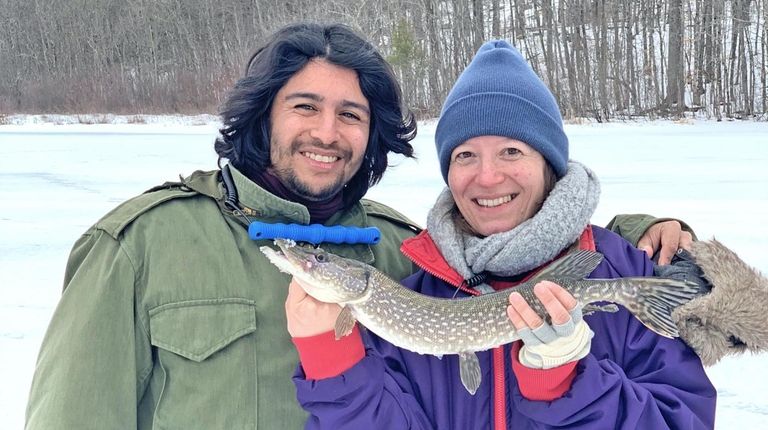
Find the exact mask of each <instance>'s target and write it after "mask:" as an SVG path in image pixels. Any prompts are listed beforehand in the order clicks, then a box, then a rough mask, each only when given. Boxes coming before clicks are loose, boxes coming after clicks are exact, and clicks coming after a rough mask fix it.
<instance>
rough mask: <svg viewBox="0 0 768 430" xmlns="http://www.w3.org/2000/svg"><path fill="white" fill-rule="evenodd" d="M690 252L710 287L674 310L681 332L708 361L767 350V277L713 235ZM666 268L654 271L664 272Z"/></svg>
mask: <svg viewBox="0 0 768 430" xmlns="http://www.w3.org/2000/svg"><path fill="white" fill-rule="evenodd" d="M690 255H691V256H692V257H693V260H694V261H695V263H696V265H697V266H698V267H699V268H700V269H701V271H700V272H699V274H698V275H699V276H701V275H703V279H704V280H706V281H708V282H709V286H708V287H711V291H710V292H709V293H708V294H705V295H703V296H700V297H697V298H695V299H693V300H691V301H690V302H688V303H686V304H685V305H683V306H680V307H679V308H677V309H675V311H674V312H673V314H672V317H673V319H674V320H675V322H676V324H677V326H678V328H679V330H680V337H682V338H683V340H685V342H686V343H687V344H688V345H690V346H691V347H692V348H693V349H694V350H695V351H696V353H697V354H698V355H699V357H701V361H702V363H704V365H706V366H711V365H713V364H715V363H717V362H718V361H719V360H720V359H722V358H723V357H725V356H726V355H736V354H740V353H743V352H746V351H750V352H752V353H759V352H764V351H768V279H767V278H766V277H765V276H763V275H762V274H761V273H760V272H759V271H758V270H756V269H754V268H753V267H750V266H749V265H747V264H746V263H745V262H744V261H743V260H742V259H741V258H739V256H738V255H736V253H734V252H733V251H731V250H730V249H728V248H727V247H726V246H724V245H723V244H721V243H720V242H718V241H717V240H715V239H712V240H711V241H699V242H694V243H693V245H692V247H691V252H690ZM674 265H675V264H673V265H672V266H670V267H673V266H674ZM664 267H667V266H659V267H657V275H660V276H666V275H665V274H664V270H665V269H664ZM667 270H668V271H669V270H674V269H671V268H670V269H667ZM689 273H690V272H689ZM673 277H674V275H673ZM703 292H706V291H703Z"/></svg>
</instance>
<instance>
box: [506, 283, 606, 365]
mask: <svg viewBox="0 0 768 430" xmlns="http://www.w3.org/2000/svg"><path fill="white" fill-rule="evenodd" d="M533 293H534V294H535V295H536V297H537V298H538V299H539V300H540V301H541V303H542V304H543V305H544V308H545V309H546V310H547V312H548V313H549V316H550V318H551V320H552V324H551V325H550V324H547V323H545V322H544V320H542V319H541V317H539V316H538V314H536V312H535V311H534V310H533V308H531V307H530V305H528V303H527V302H526V301H525V299H524V298H523V296H521V295H520V293H517V292H513V293H512V294H510V295H509V306H507V316H508V317H509V319H510V321H511V322H512V325H514V326H515V329H516V330H517V332H518V334H519V335H520V338H521V339H522V341H523V344H524V345H523V347H522V348H521V349H520V356H519V359H520V362H521V363H522V364H523V365H525V366H526V367H531V368H539V369H550V368H553V367H557V366H561V365H563V364H565V363H568V362H571V361H576V360H580V359H581V358H583V357H585V356H586V355H587V354H588V353H589V349H590V346H591V343H592V336H593V333H592V330H590V329H589V326H588V325H587V323H586V322H585V321H584V320H583V319H582V316H581V306H580V305H579V303H578V301H577V300H576V299H575V298H574V297H573V295H571V293H569V292H568V291H567V290H566V289H564V288H563V287H561V286H560V285H557V284H555V283H554V282H550V281H542V282H539V283H538V284H536V285H535V286H534V287H533Z"/></svg>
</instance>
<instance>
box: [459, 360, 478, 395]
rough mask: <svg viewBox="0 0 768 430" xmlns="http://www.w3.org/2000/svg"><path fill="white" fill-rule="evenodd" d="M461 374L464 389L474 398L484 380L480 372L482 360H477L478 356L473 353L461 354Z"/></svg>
mask: <svg viewBox="0 0 768 430" xmlns="http://www.w3.org/2000/svg"><path fill="white" fill-rule="evenodd" d="M459 373H460V375H461V383H462V384H464V388H466V389H467V391H469V394H472V395H473V396H474V395H475V393H476V392H477V388H478V387H480V381H482V379H483V374H482V373H481V372H480V360H478V359H477V354H475V353H474V352H472V351H466V352H460V353H459Z"/></svg>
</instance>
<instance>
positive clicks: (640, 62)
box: [0, 0, 768, 121]
mask: <svg viewBox="0 0 768 430" xmlns="http://www.w3.org/2000/svg"><path fill="white" fill-rule="evenodd" d="M766 3H768V0H730V1H729V0H725V1H723V0H642V1H637V0H391V1H374V0H367V1H361V0H332V1H323V0H282V1H266V0H262V1H254V0H250V1H249V0H219V1H216V2H211V1H209V0H67V1H62V0H0V113H21V112H45V113H85V112H113V113H169V112H180V113H200V112H210V113H215V112H216V111H217V108H218V106H219V104H220V102H221V101H222V99H223V97H224V96H225V94H226V91H227V89H228V88H229V87H230V86H231V85H232V83H233V82H234V80H235V79H237V78H238V77H239V76H240V75H241V73H242V71H243V68H244V65H245V61H246V59H247V58H248V57H249V54H250V53H251V52H252V51H253V49H254V48H256V47H257V46H259V45H260V44H261V43H262V42H263V41H264V38H265V37H266V36H267V35H268V34H270V33H271V32H272V31H274V30H275V29H276V28H278V27H280V26H282V25H284V24H287V23H289V22H293V21H297V20H313V21H324V22H329V21H334V22H343V23H346V24H348V25H350V26H351V27H353V28H354V29H356V30H358V31H359V32H361V33H363V34H365V35H366V36H367V37H368V38H369V39H370V40H371V41H372V42H373V43H374V44H375V45H377V46H378V47H379V48H380V49H381V51H382V53H384V54H385V56H386V57H387V59H388V60H389V61H390V63H391V64H392V65H393V67H394V69H395V71H396V73H397V74H398V76H399V78H400V81H401V82H402V83H403V89H404V92H405V96H406V100H407V102H408V104H409V105H410V107H411V108H413V109H414V110H415V111H416V112H417V113H418V114H419V115H420V116H421V117H432V116H436V115H437V114H438V113H439V110H440V105H441V103H442V101H443V99H444V98H445V96H446V94H447V92H448V91H449V90H450V87H451V85H452V83H453V82H454V81H455V79H456V77H457V76H458V74H459V73H460V72H461V70H462V69H463V68H464V66H465V65H466V64H467V63H468V61H469V60H470V59H471V58H472V55H473V54H474V52H475V50H476V49H477V47H479V46H480V44H481V43H482V42H483V41H484V40H487V39H490V38H504V39H507V40H509V41H511V42H512V43H513V44H514V45H515V46H517V47H518V48H519V49H520V50H521V51H522V52H523V54H524V55H525V56H526V57H527V58H528V59H529V60H530V61H531V62H532V64H533V67H534V69H535V70H536V72H537V73H539V75H540V76H541V77H542V79H543V80H544V81H545V82H546V83H547V84H548V85H549V86H550V88H551V89H552V91H553V92H554V94H555V96H556V97H557V99H558V101H559V102H560V105H561V107H562V110H563V114H564V116H566V117H590V118H596V119H598V120H601V121H602V120H608V119H611V118H626V117H634V116H647V117H674V116H680V115H682V114H684V113H685V112H689V111H696V112H699V113H701V114H704V115H706V116H709V117H713V118H718V119H720V118H722V117H728V118H758V119H766V118H768V94H767V91H768V85H767V83H766V68H767V64H766V63H767V62H768V28H767V27H766V23H767V22H768V5H767V4H766Z"/></svg>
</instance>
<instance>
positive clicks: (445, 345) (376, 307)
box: [261, 239, 699, 394]
mask: <svg viewBox="0 0 768 430" xmlns="http://www.w3.org/2000/svg"><path fill="white" fill-rule="evenodd" d="M275 244H276V245H277V246H278V247H279V249H280V250H279V251H276V250H274V249H272V248H270V247H267V246H262V247H261V251H262V252H263V253H264V254H265V255H266V256H267V258H269V260H270V261H271V262H272V263H273V264H274V265H275V266H277V267H278V268H279V269H280V270H281V271H283V272H286V273H289V274H291V275H293V276H294V277H295V278H297V279H298V281H299V283H300V284H301V286H302V287H303V288H304V290H305V291H306V292H307V294H309V295H311V296H312V297H314V298H315V299H317V300H319V301H322V302H326V303H338V304H339V305H341V306H342V307H343V309H342V312H341V314H340V315H339V317H338V319H337V320H336V326H335V333H336V338H340V337H342V336H345V335H347V334H349V333H350V332H351V331H352V329H353V327H354V324H355V321H359V322H360V323H361V324H362V325H363V326H365V327H366V328H367V329H369V330H371V331H373V332H374V333H376V334H377V335H378V336H380V337H381V338H383V339H385V340H387V341H388V342H390V343H392V344H394V345H396V346H398V347H401V348H405V349H408V350H410V351H413V352H417V353H420V354H430V355H436V356H439V357H442V356H443V355H445V354H458V355H459V363H460V364H459V368H460V375H461V380H462V383H463V384H464V387H465V388H466V389H467V390H468V391H469V392H470V393H472V394H474V393H475V391H477V388H478V387H479V386H480V379H481V374H480V363H479V361H478V359H477V356H476V354H475V352H476V351H484V350H488V349H491V348H494V347H497V346H499V345H503V344H507V343H510V342H513V341H515V340H518V339H520V336H518V334H517V332H516V330H515V327H514V326H513V325H512V322H511V321H510V320H509V318H508V317H507V311H506V309H507V306H508V303H509V295H510V294H511V293H512V292H513V291H517V292H519V293H520V294H521V295H522V296H523V297H524V298H525V300H526V301H527V302H528V303H529V304H530V306H531V307H532V308H533V309H534V310H535V311H536V313H537V314H539V316H541V317H542V319H544V320H547V321H548V320H549V315H548V313H547V311H546V310H545V309H544V306H543V305H542V304H541V302H540V301H539V300H538V298H536V296H535V295H534V294H533V286H534V285H535V284H536V283H538V282H539V281H542V280H550V281H552V282H555V283H556V284H559V285H561V286H562V287H563V288H565V289H566V290H568V291H569V292H570V293H571V294H572V295H573V296H574V297H575V298H576V299H577V300H578V301H579V302H580V303H582V304H584V306H583V311H584V313H585V314H586V313H589V312H593V311H596V310H601V311H611V312H615V311H616V310H617V308H616V306H615V305H613V306H612V307H611V306H610V305H609V306H599V305H594V303H595V302H612V303H617V304H620V305H622V306H624V307H625V308H627V309H628V310H629V311H630V312H631V313H632V314H633V315H634V316H635V317H636V318H637V319H638V320H640V321H641V322H642V323H643V324H644V325H645V326H646V327H648V328H649V329H650V330H652V331H654V332H656V333H658V334H659V335H661V336H664V337H669V338H672V337H677V336H678V330H677V326H676V325H675V324H674V322H673V321H672V317H671V314H672V311H673V310H674V309H675V308H676V307H677V306H680V305H682V304H684V303H686V302H688V301H689V300H691V299H693V298H694V297H695V296H696V295H698V293H699V289H698V287H697V286H696V285H695V284H693V283H689V282H683V281H678V280H673V279H667V278H656V277H630V278H617V279H584V278H586V277H587V276H588V275H589V274H590V273H591V272H592V271H593V270H594V269H595V268H596V267H597V265H598V264H600V262H601V261H602V259H603V255H602V254H600V253H597V252H592V251H585V250H578V251H574V252H571V253H569V254H567V255H565V256H564V257H562V258H560V259H558V260H556V261H554V262H552V263H551V264H550V265H548V266H546V267H545V268H544V269H542V270H541V271H539V272H538V273H537V274H536V275H535V276H533V277H532V278H531V279H529V280H527V281H525V282H522V283H521V284H519V285H518V286H517V287H515V288H514V289H507V290H503V291H498V292H495V293H490V294H484V295H480V296H473V297H466V298H458V299H443V298H437V297H431V296H426V295H424V294H420V293H417V292H415V291H412V290H409V289H407V288H405V287H403V286H402V285H401V284H400V283H399V282H397V281H394V280H393V279H391V278H389V277H388V276H387V275H385V274H384V273H382V272H380V271H379V270H377V269H376V268H374V267H372V266H370V265H368V264H365V263H362V262H360V261H357V260H352V259H348V258H343V257H340V256H338V255H335V254H332V253H329V252H326V251H324V250H323V249H321V248H313V247H307V246H299V245H296V244H295V243H294V242H293V241H290V240H284V239H277V240H275Z"/></svg>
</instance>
